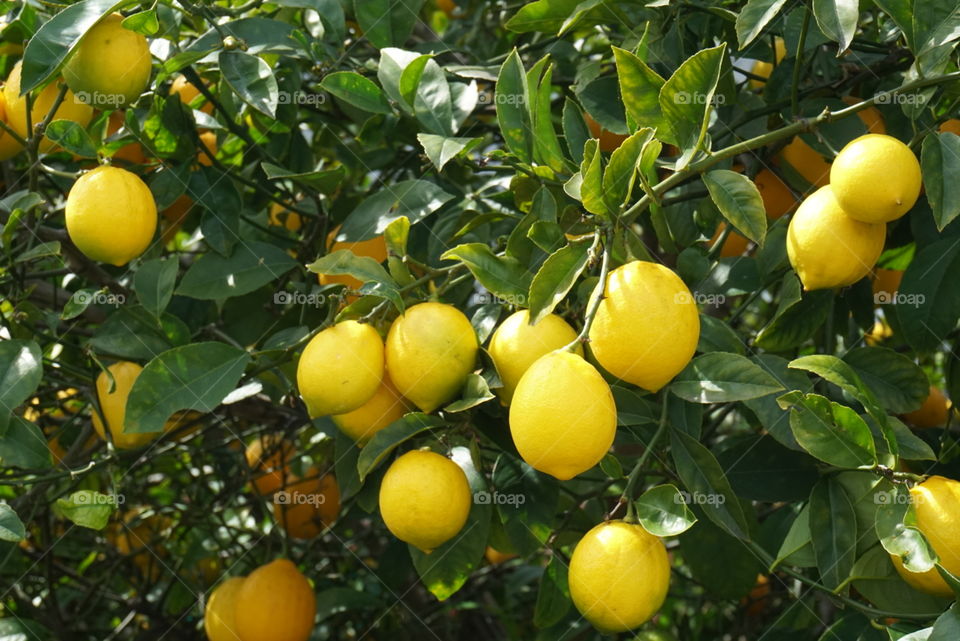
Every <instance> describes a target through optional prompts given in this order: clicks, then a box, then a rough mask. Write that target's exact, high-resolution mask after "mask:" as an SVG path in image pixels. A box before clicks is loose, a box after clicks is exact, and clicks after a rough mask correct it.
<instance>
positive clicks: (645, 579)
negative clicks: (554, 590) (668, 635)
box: [569, 521, 670, 632]
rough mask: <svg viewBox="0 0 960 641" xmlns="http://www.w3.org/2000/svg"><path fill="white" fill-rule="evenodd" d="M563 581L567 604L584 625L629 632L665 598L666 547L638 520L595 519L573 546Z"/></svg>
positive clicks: (654, 610)
mask: <svg viewBox="0 0 960 641" xmlns="http://www.w3.org/2000/svg"><path fill="white" fill-rule="evenodd" d="M569 582H570V598H571V599H572V600H573V604H574V605H575V606H577V610H579V611H580V613H581V614H582V615H583V616H584V617H585V618H586V619H587V620H588V621H590V623H592V624H593V625H595V626H596V627H597V628H599V629H600V630H602V631H604V632H625V631H627V630H632V629H634V628H636V627H637V626H639V625H641V624H643V623H645V622H646V621H648V620H649V619H650V618H651V617H652V616H653V615H654V614H655V613H656V611H657V610H659V609H660V606H661V605H663V601H664V599H665V598H666V596H667V588H669V587H670V560H669V558H668V557H667V549H666V548H665V547H664V545H663V542H662V541H661V540H660V539H658V538H657V537H655V536H653V535H652V534H650V533H649V532H647V531H646V530H644V529H643V527H642V526H640V525H638V524H635V523H625V522H624V521H608V522H606V523H601V524H600V525H597V526H596V527H594V528H593V529H592V530H590V531H589V532H587V533H586V534H584V535H583V538H582V539H580V542H579V543H577V547H576V548H575V549H574V550H573V556H571V557H570V573H569Z"/></svg>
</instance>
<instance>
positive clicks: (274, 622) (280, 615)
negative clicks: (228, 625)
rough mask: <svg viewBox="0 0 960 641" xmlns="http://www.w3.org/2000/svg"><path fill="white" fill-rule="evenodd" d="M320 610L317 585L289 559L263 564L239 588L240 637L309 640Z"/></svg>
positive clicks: (244, 640)
mask: <svg viewBox="0 0 960 641" xmlns="http://www.w3.org/2000/svg"><path fill="white" fill-rule="evenodd" d="M316 614H317V597H316V595H315V594H314V593H313V588H311V587H310V583H309V582H308V581H307V577H305V576H303V574H302V573H301V572H300V570H298V569H297V566H295V565H294V564H293V563H291V562H290V561H288V560H287V559H277V560H276V561H273V562H272V563H268V564H266V565H263V566H260V567H259V568H257V569H256V570H254V571H253V572H251V573H250V576H248V577H247V578H246V579H244V580H243V584H242V585H241V586H240V589H239V590H238V591H237V596H236V611H235V614H234V616H235V620H236V625H237V628H236V629H237V632H238V633H239V636H240V641H307V639H309V638H310V633H311V632H313V619H314V617H315V616H316Z"/></svg>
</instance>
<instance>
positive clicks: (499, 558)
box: [483, 545, 517, 565]
mask: <svg viewBox="0 0 960 641" xmlns="http://www.w3.org/2000/svg"><path fill="white" fill-rule="evenodd" d="M483 556H484V558H485V559H486V560H487V563H489V564H490V565H500V564H501V563H506V562H507V561H509V560H510V559H515V558H517V555H516V554H511V553H509V552H501V551H500V550H498V549H496V548H494V547H491V546H489V545H488V546H487V549H486V551H484V553H483Z"/></svg>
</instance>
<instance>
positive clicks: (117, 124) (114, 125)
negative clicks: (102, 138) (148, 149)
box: [107, 111, 147, 165]
mask: <svg viewBox="0 0 960 641" xmlns="http://www.w3.org/2000/svg"><path fill="white" fill-rule="evenodd" d="M123 124H124V115H123V112H122V111H114V112H112V113H111V114H110V118H109V120H107V135H108V136H112V135H113V134H115V133H117V132H118V131H120V130H121V129H122V128H123ZM113 158H119V159H120V160H124V161H126V162H128V163H130V164H131V165H145V164H147V156H146V155H145V154H144V153H143V146H142V145H141V144H140V143H138V142H129V143H127V144H125V145H124V146H123V147H120V148H119V149H117V150H116V151H115V152H113Z"/></svg>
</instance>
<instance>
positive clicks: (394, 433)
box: [357, 412, 445, 483]
mask: <svg viewBox="0 0 960 641" xmlns="http://www.w3.org/2000/svg"><path fill="white" fill-rule="evenodd" d="M441 425H445V423H444V421H443V419H441V418H439V417H437V416H430V415H429V414H421V413H420V412H411V413H410V414H407V415H406V416H404V417H403V418H401V419H398V420H396V421H394V422H393V423H391V424H390V425H388V426H387V427H385V428H383V429H382V430H380V431H379V432H377V433H376V434H374V435H373V438H371V439H370V442H369V443H367V444H366V445H365V446H364V447H363V449H362V450H360V456H359V457H358V458H357V473H358V474H359V475H360V482H361V483H362V482H363V480H364V479H365V478H367V475H368V474H370V472H372V471H373V470H375V469H376V468H377V466H379V465H380V463H382V462H383V460H384V459H385V458H387V456H388V455H389V454H390V452H392V451H393V450H394V449H395V448H396V447H397V446H398V445H400V444H401V443H403V442H404V441H407V440H409V439H411V438H413V437H414V436H416V435H417V434H419V433H420V432H424V431H426V430H431V429H433V428H435V427H440V426H441Z"/></svg>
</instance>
